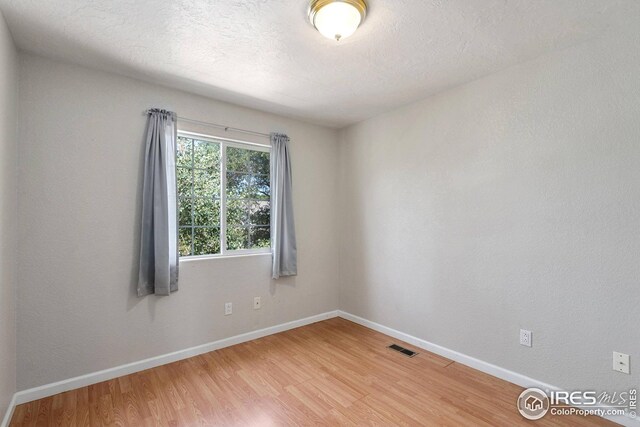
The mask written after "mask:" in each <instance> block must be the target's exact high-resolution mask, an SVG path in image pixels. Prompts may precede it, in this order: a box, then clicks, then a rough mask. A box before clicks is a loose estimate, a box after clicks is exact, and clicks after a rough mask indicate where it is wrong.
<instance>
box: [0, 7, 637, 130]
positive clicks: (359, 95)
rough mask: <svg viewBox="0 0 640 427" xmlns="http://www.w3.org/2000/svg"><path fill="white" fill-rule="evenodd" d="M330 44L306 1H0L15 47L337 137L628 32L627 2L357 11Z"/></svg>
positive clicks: (631, 16) (631, 21)
mask: <svg viewBox="0 0 640 427" xmlns="http://www.w3.org/2000/svg"><path fill="white" fill-rule="evenodd" d="M369 4H370V11H369V15H368V16H367V19H366V21H365V22H364V24H363V26H362V27H361V28H360V29H359V30H358V31H357V32H356V34H354V35H353V36H352V37H350V38H348V39H346V40H343V41H341V42H339V43H338V42H335V41H332V40H328V39H325V38H324V37H322V36H321V35H320V34H319V33H318V32H317V31H315V30H314V29H313V28H312V27H311V26H310V24H309V23H308V21H307V19H306V8H307V5H308V0H245V1H239V0H235V1H234V0H0V9H2V11H3V13H4V15H5V18H6V19H7V22H8V25H9V28H10V30H11V32H12V34H13V37H14V38H15V41H16V43H17V45H18V46H19V48H21V49H23V50H25V51H29V52H34V53H37V54H41V55H45V56H49V57H53V58H57V59H62V60H66V61H71V62H74V63H78V64H82V65H87V66H90V67H94V68H99V69H104V70H109V71H113V72H117V73H121V74H124V75H128V76H132V77H139V78H143V79H145V80H150V81H154V82H158V83H162V84H166V85H170V86H174V87H179V88H181V89H186V90H189V91H192V92H195V93H199V94H202V95H206V96H211V97H214V98H217V99H221V100H225V101H230V102H234V103H237V104H241V105H245V106H250V107H254V108H259V109H264V110H268V111H272V112H275V113H280V114H285V115H289V116H293V117H298V118H302V119H305V120H308V121H312V122H316V123H320V124H326V125H330V126H335V127H341V126H344V125H347V124H350V123H353V122H356V121H359V120H362V119H365V118H368V117H371V116H374V115H376V114H379V113H381V112H384V111H386V110H389V109H392V108H394V107H397V106H399V105H402V104H406V103H408V102H411V101H414V100H417V99H420V98H424V97H426V96H428V95H431V94H434V93H436V92H438V91H441V90H443V89H445V88H448V87H451V86H454V85H458V84H461V83H464V82H467V81H470V80H473V79H475V78H478V77H480V76H482V75H486V74H489V73H491V72H493V71H497V70H499V69H502V68H505V67H507V66H509V65H513V64H516V63H519V62H522V61H525V60H528V59H532V58H535V57H537V56H539V55H541V54H544V53H546V52H550V51H553V50H557V49H562V48H564V47H567V46H570V45H573V44H576V43H579V42H581V41H584V40H586V39H589V38H592V37H597V36H599V35H601V34H602V33H603V32H606V31H611V30H615V29H618V28H621V27H628V26H630V25H632V26H633V25H635V26H637V28H640V20H639V19H638V17H639V16H640V1H637V0H369Z"/></svg>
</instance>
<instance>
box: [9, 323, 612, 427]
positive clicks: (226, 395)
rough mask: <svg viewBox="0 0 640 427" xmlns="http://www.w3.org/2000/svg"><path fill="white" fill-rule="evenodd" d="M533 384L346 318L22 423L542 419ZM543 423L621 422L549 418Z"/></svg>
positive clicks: (119, 383) (174, 366)
mask: <svg viewBox="0 0 640 427" xmlns="http://www.w3.org/2000/svg"><path fill="white" fill-rule="evenodd" d="M391 343H398V344H400V345H402V346H404V347H407V348H409V349H412V350H414V351H417V352H418V353H419V354H418V355H417V356H415V357H413V358H407V357H404V356H402V355H400V354H398V353H396V352H394V351H392V350H389V349H388V348H387V346H388V345H389V344H391ZM521 391H522V388H521V387H518V386H517V385H514V384H510V383H508V382H505V381H502V380H500V379H498V378H495V377H492V376H490V375H487V374H485V373H482V372H479V371H477V370H475V369H472V368H469V367H467V366H464V365H460V364H458V363H454V362H452V361H451V360H448V359H446V358H444V357H441V356H438V355H435V354H432V353H429V352H426V351H424V350H421V349H418V348H415V347H413V346H411V345H409V344H407V343H403V342H399V341H398V340H394V339H392V338H390V337H388V336H386V335H383V334H380V333H378V332H375V331H372V330H370V329H368V328H365V327H362V326H360V325H357V324H355V323H352V322H349V321H347V320H344V319H340V318H334V319H329V320H326V321H323V322H318V323H315V324H312V325H308V326H305V327H301V328H297V329H293V330H290V331H287V332H283V333H280V334H276V335H272V336H268V337H265V338H262V339H259V340H254V341H250V342H247V343H243V344H239V345H236V346H232V347H228V348H224V349H220V350H217V351H214V352H211V353H207V354H203V355H199V356H195V357H193V358H190V359H187V360H182V361H178V362H175V363H171V364H168V365H164V366H160V367H158V368H154V369H150V370H147V371H143V372H137V373H134V374H131V375H127V376H124V377H121V378H117V379H114V380H110V381H105V382H103V383H99V384H93V385H90V386H88V387H83V388H80V389H77V390H72V391H69V392H66V393H62V394H59V395H56V396H51V397H48V398H45V399H41V400H38V401H34V402H29V403H26V404H23V405H19V406H18V407H16V410H15V412H14V415H13V419H12V421H11V424H10V426H11V427H34V426H61V427H103V426H104V427H107V426H108V427H116V426H117V427H129V426H130V427H137V426H145V427H146V426H154V427H158V426H162V427H167V426H168V427H191V426H263V425H264V426H267V425H269V426H307V425H308V426H318V425H321V426H336V425H340V426H362V425H371V426H391V425H393V426H396V425H406V426H423V425H443V426H459V425H474V426H517V425H530V424H531V423H530V422H528V421H527V420H525V419H524V418H522V417H521V416H520V414H519V413H518V411H517V409H516V406H515V402H516V400H517V397H518V395H519V394H520V392H521ZM535 424H536V425H539V426H541V427H544V426H552V425H558V426H604V425H612V424H613V423H610V422H608V421H606V420H604V419H601V418H597V417H587V418H583V417H578V416H574V417H557V416H556V417H552V416H550V415H547V416H546V417H545V418H543V419H542V420H539V421H537V422H536V423H535Z"/></svg>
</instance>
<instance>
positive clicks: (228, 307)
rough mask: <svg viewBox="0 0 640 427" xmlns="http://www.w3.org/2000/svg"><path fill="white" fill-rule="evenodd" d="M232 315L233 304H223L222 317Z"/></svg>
mask: <svg viewBox="0 0 640 427" xmlns="http://www.w3.org/2000/svg"><path fill="white" fill-rule="evenodd" d="M232 313H233V304H232V303H230V302H225V303H224V315H225V316H228V315H230V314H232Z"/></svg>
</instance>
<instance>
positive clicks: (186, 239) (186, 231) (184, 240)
mask: <svg viewBox="0 0 640 427" xmlns="http://www.w3.org/2000/svg"><path fill="white" fill-rule="evenodd" d="M178 253H179V254H180V256H189V255H191V228H181V229H180V231H179V233H178Z"/></svg>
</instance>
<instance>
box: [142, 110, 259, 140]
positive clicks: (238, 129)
mask: <svg viewBox="0 0 640 427" xmlns="http://www.w3.org/2000/svg"><path fill="white" fill-rule="evenodd" d="M150 112H151V110H147V111H146V114H149V113H150ZM178 120H179V121H180V120H182V121H183V122H189V123H193V124H196V125H202V126H209V127H214V128H218V129H223V130H224V131H225V132H229V131H234V132H240V133H246V134H249V135H256V136H262V137H265V138H270V137H271V135H270V134H268V133H262V132H256V131H253V130H246V129H240V128H234V127H231V126H224V125H219V124H216V123H209V122H203V121H202V120H195V119H189V118H187V117H180V116H178Z"/></svg>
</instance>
